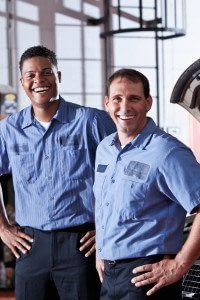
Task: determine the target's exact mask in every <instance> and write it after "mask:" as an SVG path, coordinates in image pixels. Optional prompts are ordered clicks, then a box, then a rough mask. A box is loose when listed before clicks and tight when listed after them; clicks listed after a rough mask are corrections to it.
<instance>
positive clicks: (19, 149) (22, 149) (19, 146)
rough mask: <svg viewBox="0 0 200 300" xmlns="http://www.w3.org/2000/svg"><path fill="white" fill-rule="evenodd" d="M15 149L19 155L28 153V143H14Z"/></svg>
mask: <svg viewBox="0 0 200 300" xmlns="http://www.w3.org/2000/svg"><path fill="white" fill-rule="evenodd" d="M13 151H14V152H15V153H16V154H18V155H19V154H22V153H26V152H28V151H29V147H28V144H15V145H13Z"/></svg>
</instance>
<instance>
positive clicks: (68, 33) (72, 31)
mask: <svg viewBox="0 0 200 300" xmlns="http://www.w3.org/2000/svg"><path fill="white" fill-rule="evenodd" d="M64 41H65V42H64ZM56 49H57V56H58V58H71V59H74V58H80V57H81V29H80V27H79V26H78V27H73V26H59V25H58V26H56Z"/></svg>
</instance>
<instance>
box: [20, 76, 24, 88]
mask: <svg viewBox="0 0 200 300" xmlns="http://www.w3.org/2000/svg"><path fill="white" fill-rule="evenodd" d="M20 83H21V86H22V87H23V86H24V81H23V78H22V77H21V78H20Z"/></svg>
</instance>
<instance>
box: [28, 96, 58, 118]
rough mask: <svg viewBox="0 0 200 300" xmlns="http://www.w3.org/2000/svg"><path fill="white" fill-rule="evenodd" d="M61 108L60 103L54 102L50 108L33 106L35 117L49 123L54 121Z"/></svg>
mask: <svg viewBox="0 0 200 300" xmlns="http://www.w3.org/2000/svg"><path fill="white" fill-rule="evenodd" d="M58 106H59V101H54V102H52V103H51V105H50V106H48V107H38V106H37V107H35V106H33V114H34V116H35V117H36V118H37V119H38V120H40V121H42V122H49V121H51V120H52V118H53V116H54V115H55V113H56V111H57V109H58Z"/></svg>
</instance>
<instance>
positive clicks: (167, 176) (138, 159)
mask: <svg viewBox="0 0 200 300" xmlns="http://www.w3.org/2000/svg"><path fill="white" fill-rule="evenodd" d="M94 192H95V198H96V203H95V215H96V232H97V233H96V234H97V255H98V256H99V257H100V258H102V259H109V260H113V259H114V260H117V259H126V258H135V257H143V256H148V255H154V254H175V253H177V251H178V250H179V249H180V248H181V245H182V238H183V234H182V233H183V227H184V221H185V216H186V211H187V212H191V211H193V210H194V209H195V207H196V206H197V205H198V204H200V165H199V164H198V163H197V161H196V159H195V157H194V155H193V154H192V152H191V150H190V149H189V148H187V147H186V146H185V145H183V144H182V143H181V142H180V141H178V140H177V139H176V138H174V137H172V136H170V135H169V134H167V133H165V132H164V131H162V130H160V129H159V128H158V127H157V126H156V124H155V123H154V122H153V120H151V119H150V120H149V121H148V123H147V125H146V127H145V128H144V129H143V131H142V132H140V133H139V134H138V136H137V137H136V138H135V139H134V140H133V141H132V142H131V143H129V144H128V145H126V146H125V147H124V148H123V149H121V147H120V146H119V144H118V142H117V135H116V134H112V135H110V136H109V137H106V138H105V139H104V140H103V141H102V142H101V143H100V145H99V146H98V148H97V155H96V169H95V184H94Z"/></svg>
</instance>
